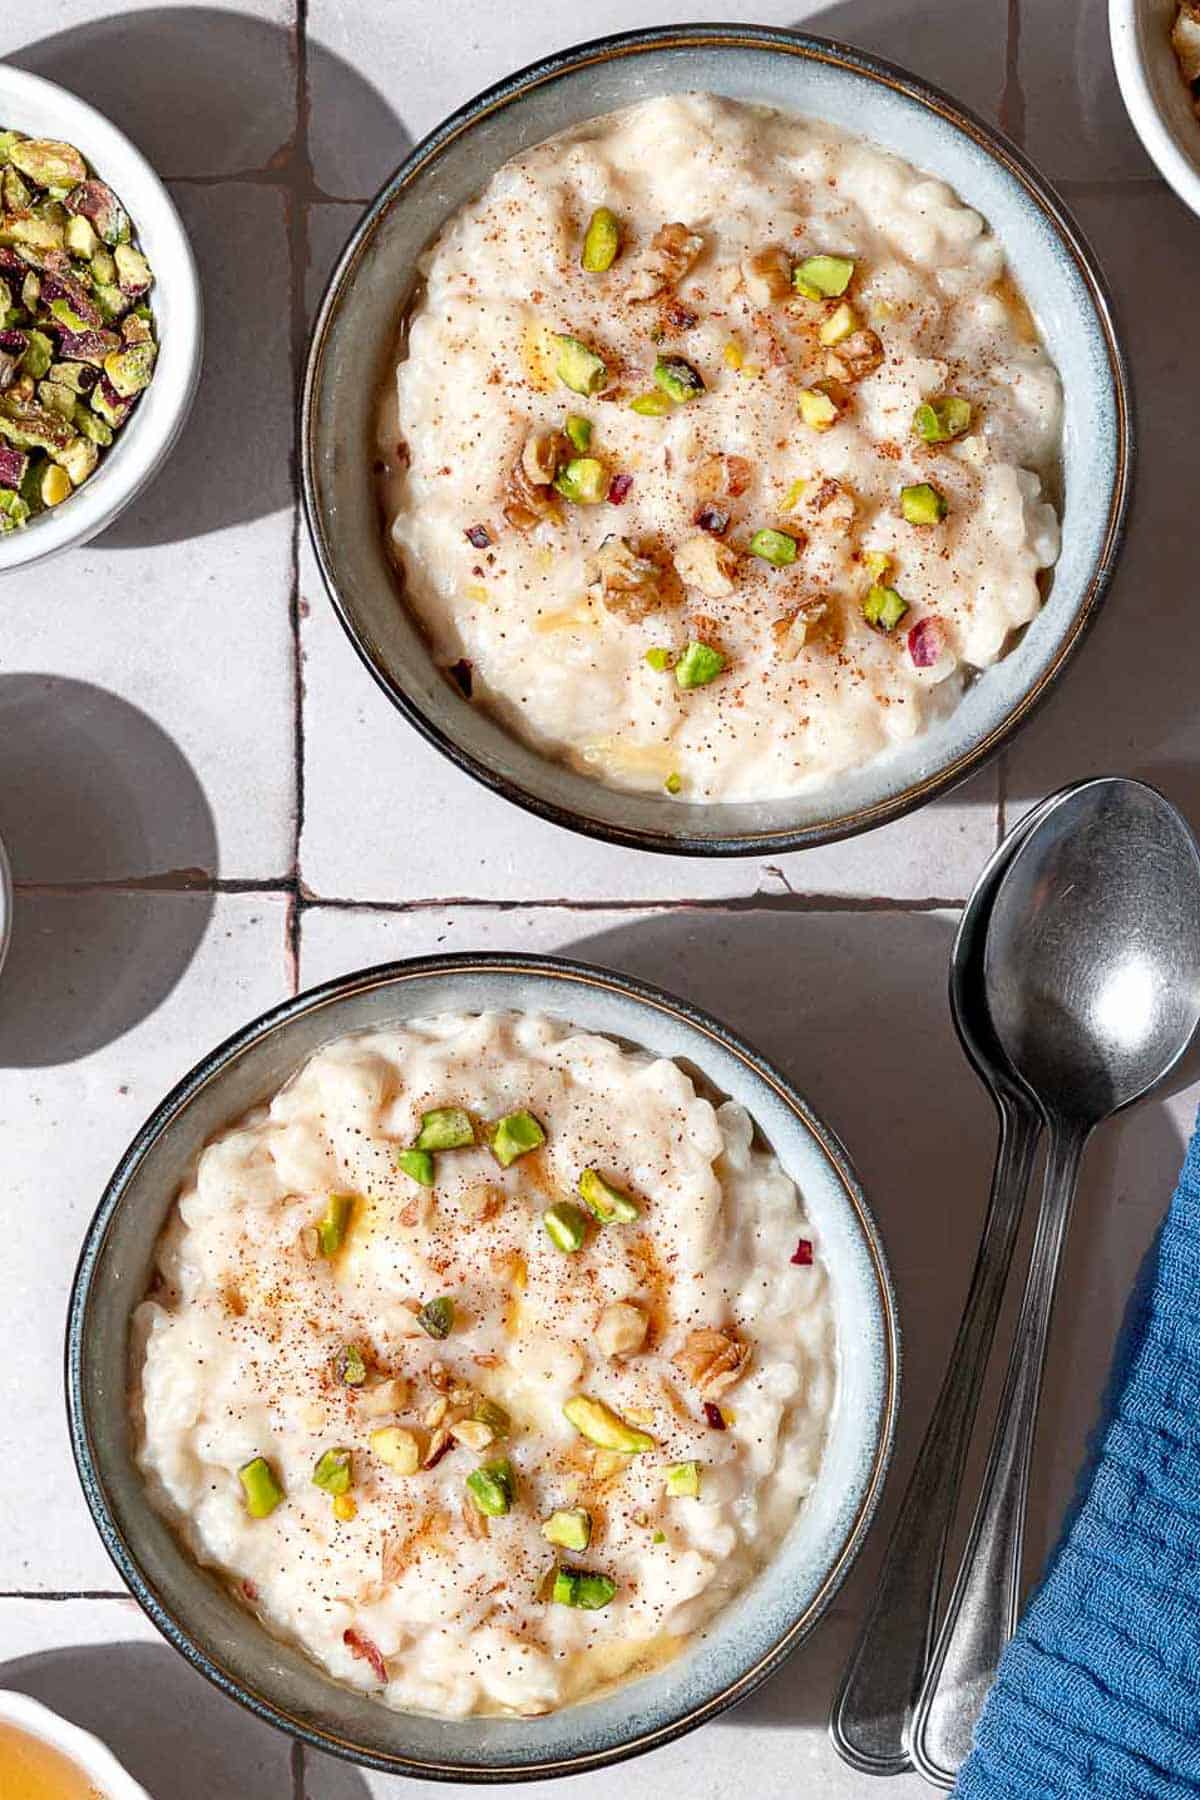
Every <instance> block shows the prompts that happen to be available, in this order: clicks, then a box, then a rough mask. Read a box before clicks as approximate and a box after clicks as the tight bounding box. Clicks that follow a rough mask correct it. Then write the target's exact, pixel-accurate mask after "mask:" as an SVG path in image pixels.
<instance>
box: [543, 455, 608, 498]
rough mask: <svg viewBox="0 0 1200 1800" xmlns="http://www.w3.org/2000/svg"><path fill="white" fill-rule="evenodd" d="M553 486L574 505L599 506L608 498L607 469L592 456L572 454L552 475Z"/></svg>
mask: <svg viewBox="0 0 1200 1800" xmlns="http://www.w3.org/2000/svg"><path fill="white" fill-rule="evenodd" d="M554 486H555V488H556V489H557V490H558V492H559V493H560V494H561V495H562V497H563V499H564V500H570V501H571V502H572V503H573V504H574V505H576V506H599V504H600V502H601V501H602V500H606V499H607V498H608V486H609V477H608V470H607V469H606V468H605V466H604V464H603V463H602V462H599V461H598V460H597V459H596V457H594V456H573V457H572V458H571V460H570V462H568V463H565V464H564V465H563V467H562V468H561V469H560V470H559V471H558V474H557V475H556V476H555V477H554Z"/></svg>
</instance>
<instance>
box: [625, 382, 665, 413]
mask: <svg viewBox="0 0 1200 1800" xmlns="http://www.w3.org/2000/svg"><path fill="white" fill-rule="evenodd" d="M674 405H675V402H674V401H673V400H672V399H671V396H670V395H669V394H664V393H663V391H662V389H661V388H652V389H651V390H650V392H649V393H647V394H639V395H638V397H637V399H636V400H631V401H630V402H629V410H630V412H635V413H642V414H643V415H644V416H645V417H646V418H647V419H661V418H662V417H663V416H664V415H665V414H666V413H669V412H671V411H673V410H674Z"/></svg>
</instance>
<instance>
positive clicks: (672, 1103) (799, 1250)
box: [69, 957, 898, 1779]
mask: <svg viewBox="0 0 1200 1800" xmlns="http://www.w3.org/2000/svg"><path fill="white" fill-rule="evenodd" d="M69 1360H70V1364H71V1376H70V1381H69V1387H70V1394H71V1402H70V1403H71V1411H72V1418H73V1429H74V1441H75V1447H76V1452H77V1456H78V1459H79V1464H80V1469H81V1474H82V1477H83V1481H84V1485H85V1490H86V1492H87V1495H88V1498H89V1500H90V1502H91V1505H92V1508H93V1511H94V1513H95V1516H96V1518H97V1522H98V1523H99V1525H100V1529H101V1531H102V1534H103V1536H104V1539H105V1542H106V1544H107V1546H108V1548H109V1550H110V1552H111V1553H112V1554H113V1556H114V1557H115V1558H116V1560H117V1563H118V1566H119V1567H120V1569H121V1571H122V1573H123V1574H124V1576H125V1577H126V1579H127V1580H128V1581H129V1583H130V1585H131V1586H132V1588H133V1590H134V1592H135V1594H136V1595H137V1597H138V1598H139V1600H140V1601H141V1602H142V1604H143V1606H145V1607H146V1609H147V1611H148V1612H149V1613H150V1615H151V1617H152V1618H153V1619H154V1620H155V1622H156V1623H157V1624H158V1625H159V1626H160V1628H161V1629H162V1630H163V1631H164V1632H165V1633H166V1634H167V1636H168V1637H169V1638H171V1639H172V1641H173V1642H175V1643H176V1644H177V1645H178V1646H179V1647H180V1648H181V1649H183V1650H184V1652H185V1654H186V1655H188V1657H189V1658H190V1659H191V1660H192V1661H193V1662H194V1663H195V1664H196V1665H197V1666H198V1667H199V1668H200V1669H201V1670H202V1671H203V1672H204V1673H206V1674H207V1675H209V1676H210V1678H211V1679H213V1680H215V1681H217V1682H218V1683H219V1684H220V1685H222V1686H223V1687H224V1688H226V1690H227V1691H229V1692H230V1693H232V1694H233V1695H234V1696H235V1697H236V1698H238V1699H240V1700H241V1701H243V1703H245V1704H247V1705H249V1706H251V1707H253V1708H254V1709H255V1710H256V1711H258V1712H259V1713H260V1714H262V1715H263V1716H265V1717H267V1718H269V1719H271V1720H273V1721H274V1722H276V1723H278V1724H281V1725H283V1726H284V1727H285V1728H286V1729H288V1730H289V1731H292V1732H294V1733H299V1735H301V1736H304V1737H306V1738H308V1739H309V1740H310V1741H312V1742H314V1743H318V1744H320V1745H321V1746H322V1747H325V1748H329V1749H333V1750H335V1751H339V1752H342V1753H344V1754H347V1755H350V1756H353V1757H355V1758H358V1759H360V1760H363V1761H366V1762H369V1763H372V1764H374V1765H377V1766H379V1767H381V1768H385V1769H389V1770H392V1771H395V1772H403V1773H407V1774H410V1775H418V1776H426V1777H439V1776H440V1777H445V1778H455V1779H462V1778H478V1779H503V1778H524V1777H534V1776H538V1775H546V1774H550V1773H563V1772H567V1771H568V1770H577V1769H582V1768H586V1767H592V1766H596V1765H597V1764H599V1763H603V1762H606V1761H609V1760H612V1759H613V1758H614V1757H618V1756H623V1755H628V1754H632V1753H634V1752H636V1751H639V1750H642V1749H646V1748H649V1747H651V1746H652V1745H654V1744H656V1743H661V1742H663V1741H665V1740H666V1739H667V1738H670V1737H672V1736H674V1735H676V1734H678V1733H679V1732H681V1731H683V1730H686V1729H688V1728H690V1727H691V1726H692V1725H695V1724H698V1723H700V1722H701V1721H702V1720H703V1719H705V1718H708V1717H711V1716H712V1715H713V1714H714V1713H715V1712H717V1711H719V1710H720V1709H721V1708H722V1707H724V1706H726V1705H729V1704H731V1703H732V1702H733V1701H734V1700H736V1699H738V1698H740V1697H741V1696H742V1695H744V1694H745V1693H747V1692H749V1691H750V1689H751V1688H752V1687H753V1686H755V1685H756V1684H757V1682H759V1681H761V1680H762V1679H763V1678H764V1677H765V1675H766V1674H768V1673H769V1672H770V1670H771V1669H772V1668H774V1667H775V1666H776V1665H777V1664H778V1662H779V1661H780V1660H781V1659H782V1658H783V1656H785V1655H786V1654H787V1652H788V1651H789V1650H790V1649H791V1648H793V1647H794V1646H795V1644H797V1643H798V1642H799V1641H800V1640H801V1638H803V1636H804V1635H805V1634H806V1632H807V1631H808V1630H809V1629H810V1627H811V1625H812V1623H813V1622H814V1620H815V1619H816V1617H817V1616H818V1615H819V1613H820V1611H821V1609H822V1608H823V1607H824V1605H825V1604H826V1603H827V1601H828V1599H829V1597H830V1596H831V1594H832V1593H833V1592H834V1591H835V1589H836V1587H837V1586H838V1584H839V1582H840V1581H841V1579H842V1576H843V1575H844V1573H845V1571H846V1569H847V1568H848V1567H849V1565H850V1562H851V1561H852V1559H853V1556H854V1554H855V1552H856V1550H857V1548H858V1546H859V1544H860V1542H861V1540H862V1537H863V1534H864V1532H865V1529H866V1526H867V1523H868V1520H869V1518H870V1514H871V1512H872V1510H873V1507H874V1504H875V1499H876V1497H877V1494H878V1491H879V1488H880V1485H881V1482H882V1479H883V1474H884V1470H885V1466H886V1462H887V1458H888V1454H889V1450H890V1443H891V1435H892V1429H893V1422H894V1417H895V1409H896V1400H897V1375H898V1369H897V1361H898V1351H897V1334H896V1321H895V1312H894V1303H893V1298H892V1293H891V1287H890V1283H889V1279H888V1275H887V1271H886V1266H885V1263H884V1260H883V1254H882V1250H881V1248H880V1245H879V1242H878V1238H877V1235H876V1232H875V1228H874V1225H873V1223H872V1220H871V1217H870V1214H869V1212H868V1211H867V1208H866V1204H865V1202H864V1200H863V1197H862V1193H861V1191H860V1189H859V1186H858V1183H857V1181H856V1179H855V1176H854V1173H853V1170H852V1168H851V1166H850V1164H849V1162H848V1160H847V1158H846V1154H845V1152H844V1150H843V1149H842V1148H841V1146H840V1144H839V1143H838V1141H837V1139H836V1138H835V1137H834V1135H833V1134H832V1133H831V1132H830V1131H829V1129H828V1127H826V1126H825V1125H824V1124H823V1123H822V1122H821V1121H820V1120H819V1119H818V1118H817V1117H816V1116H815V1115H814V1114H813V1113H812V1111H811V1109H810V1108H809V1107H808V1106H807V1105H806V1103H805V1102H804V1101H803V1100H802V1099H801V1098H800V1096H799V1095H798V1094H796V1092H795V1091H794V1090H793V1089H792V1088H791V1086H790V1085H789V1084H788V1083H787V1081H786V1080H785V1079H784V1078H783V1077H782V1076H781V1075H779V1074H778V1073H777V1072H776V1071H775V1070H773V1069H772V1068H770V1067H769V1066H768V1065H767V1064H765V1063H764V1062H762V1060H761V1059H760V1058H759V1057H757V1056H756V1055H755V1053H754V1052H753V1051H752V1050H750V1049H749V1048H748V1047H747V1046H745V1045H744V1044H742V1043H740V1042H739V1041H738V1040H737V1039H736V1038H735V1037H733V1036H732V1034H730V1033H729V1032H728V1031H727V1030H725V1029H724V1028H723V1027H721V1026H720V1025H718V1024H716V1023H715V1022H714V1021H712V1020H710V1019H708V1018H706V1017H705V1016H704V1015H702V1014H700V1013H698V1012H696V1011H695V1010H694V1009H692V1008H691V1007H689V1006H687V1005H685V1004H684V1003H682V1002H678V1001H675V1000H673V999H671V998H670V997H669V996H667V995H665V994H662V993H659V992H657V991H656V990H653V989H650V988H646V987H643V986H640V985H639V984H636V983H633V982H631V981H627V980H625V979H623V978H619V977H617V976H614V975H611V974H609V973H607V972H606V971H602V970H598V969H591V968H588V967H586V966H582V965H573V964H567V963H561V962H556V961H553V960H551V959H539V958H500V959H487V960H486V961H484V960H482V959H473V958H469V957H451V958H445V959H439V960H436V961H435V960H430V961H426V962H416V963H410V964H398V965H393V966H391V967H390V968H386V969H381V970H372V971H368V972H366V973H365V974H362V975H358V976H351V977H347V978H345V979H344V980H341V981H339V982H336V983H332V984H330V986H329V987H327V988H324V989H319V990H316V991H314V992H313V993H311V994H308V995H304V996H301V997H300V998H299V999H298V1000H295V1001H291V1002H288V1003H287V1004H286V1005H285V1006H283V1007H281V1008H279V1009H278V1010H277V1011H276V1012H275V1013H273V1014H271V1015H268V1016H267V1017H266V1018H265V1019H262V1020H260V1021H258V1022H257V1023H256V1024H255V1025H252V1026H250V1027H249V1028H247V1030H246V1031H245V1032H243V1033H242V1034H241V1035H240V1036H239V1037H238V1038H236V1039H234V1040H232V1041H231V1042H230V1043H229V1044H227V1045H225V1046H224V1047H223V1048H222V1049H220V1050H218V1051H217V1052H215V1053H214V1054H213V1056H212V1057H210V1058H209V1059H207V1060H206V1062H205V1063H204V1064H202V1065H201V1066H200V1067H199V1068H198V1069H197V1070H196V1071H194V1072H193V1074H192V1075H191V1076H189V1077H188V1078H187V1080H185V1082H184V1083H183V1084H182V1085H181V1086H180V1088H178V1089H177V1090H176V1091H175V1093H174V1094H172V1095H171V1096H170V1097H169V1098H168V1100H167V1101H166V1102H165V1103H164V1105H163V1107H162V1108H161V1109H160V1111H159V1112H158V1113H157V1114H156V1115H155V1117H154V1118H153V1119H152V1120H151V1121H150V1122H149V1123H148V1124H147V1126H146V1127H145V1129H144V1130H143V1132H142V1133H141V1134H140V1135H139V1138H138V1139H137V1141H136V1142H135V1143H134V1145H133V1146H132V1147H131V1149H130V1152H129V1153H128V1155H127V1157H126V1158H125V1160H124V1162H123V1164H122V1166H121V1169H120V1170H119V1171H118V1173H117V1176H116V1177H115V1178H114V1181H113V1183H112V1185H111V1187H110V1189H109V1192H108V1194H107V1195H106V1197H105V1200H104V1202H103V1205H102V1207H101V1210H100V1213H99V1214H98V1216H97V1219H96V1221H95V1223H94V1226H93V1229H92V1232H91V1234H90V1236H89V1240H88V1243H87V1245H86V1247H85V1250H84V1254H83V1259H82V1261H81V1265H80V1273H79V1278H78V1281H77V1285H76V1291H75V1296H74V1302H73V1308H72V1320H71V1325H70V1342H69Z"/></svg>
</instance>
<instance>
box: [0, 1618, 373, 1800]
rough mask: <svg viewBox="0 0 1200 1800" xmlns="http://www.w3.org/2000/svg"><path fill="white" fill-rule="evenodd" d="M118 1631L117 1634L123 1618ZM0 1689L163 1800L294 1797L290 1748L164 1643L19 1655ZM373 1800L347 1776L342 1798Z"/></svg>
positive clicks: (5, 1669)
mask: <svg viewBox="0 0 1200 1800" xmlns="http://www.w3.org/2000/svg"><path fill="white" fill-rule="evenodd" d="M114 1605H115V1603H114ZM113 1625H114V1629H116V1630H119V1629H120V1625H119V1620H117V1619H116V1618H114V1621H113ZM0 1687H5V1688H12V1689H16V1690H17V1691H18V1692H19V1693H23V1694H28V1695H30V1696H31V1697H32V1698H33V1699H35V1700H40V1701H42V1702H43V1704H44V1705H47V1706H50V1707H52V1708H53V1709H54V1711H56V1712H60V1713H61V1714H62V1715H63V1716H64V1718H67V1719H70V1720H71V1721H72V1723H74V1724H76V1725H80V1726H82V1727H83V1728H84V1729H85V1730H86V1731H90V1732H93V1733H94V1734H95V1736H97V1737H98V1738H100V1739H101V1740H102V1741H103V1742H104V1743H106V1744H108V1745H109V1747H110V1748H111V1750H112V1751H113V1754H114V1755H115V1756H116V1758H117V1760H118V1761H119V1762H121V1763H122V1764H124V1766H125V1767H126V1768H127V1769H128V1771H129V1773H130V1774H131V1775H132V1776H133V1777H134V1778H135V1780H137V1781H139V1782H141V1783H142V1785H143V1786H144V1787H145V1789H146V1791H147V1793H148V1794H151V1795H154V1796H155V1797H156V1800H158V1797H160V1796H165V1795H168V1794H169V1795H171V1796H172V1800H216V1797H218V1796H221V1797H222V1800H224V1797H228V1800H232V1797H233V1796H235V1795H238V1796H242V1795H250V1794H257V1795H261V1796H262V1797H263V1800H282V1796H284V1795H286V1794H290V1793H291V1792H292V1791H293V1783H292V1777H291V1757H292V1746H291V1743H290V1740H289V1739H288V1738H287V1737H285V1736H284V1734H283V1733H282V1732H278V1731H275V1730H273V1729H272V1728H271V1727H270V1726H267V1725H262V1724H260V1723H259V1722H258V1720H256V1719H254V1718H252V1717H251V1716H250V1714H249V1713H247V1712H245V1711H243V1710H242V1708H241V1707H239V1706H236V1705H235V1704H234V1703H233V1702H232V1701H231V1700H227V1699H225V1697H224V1696H223V1695H222V1694H220V1693H218V1692H217V1690H216V1689H215V1688H213V1687H210V1686H209V1684H208V1683H207V1682H206V1681H205V1680H204V1679H203V1678H202V1677H201V1676H199V1675H197V1674H196V1673H195V1672H194V1670H192V1669H189V1668H188V1666H187V1664H186V1663H185V1662H184V1661H183V1659H182V1657H180V1656H178V1655H177V1654H176V1652H175V1651H173V1650H171V1649H170V1648H169V1647H168V1646H167V1645H166V1644H156V1643H143V1642H138V1641H133V1642H130V1641H126V1642H117V1643H111V1644H104V1645H98V1644H96V1645H91V1644H89V1645H78V1646H72V1647H71V1648H69V1649H63V1650H52V1651H48V1652H43V1653H41V1654H38V1655H36V1656H28V1657H19V1658H17V1659H16V1660H15V1661H12V1662H6V1663H3V1664H0ZM368 1797H369V1789H368V1787H367V1784H366V1782H365V1780H364V1779H363V1777H362V1776H361V1775H360V1774H358V1773H357V1771H353V1770H347V1771H346V1779H345V1783H344V1786H343V1787H341V1788H340V1789H339V1800H368Z"/></svg>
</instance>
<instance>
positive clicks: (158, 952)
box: [0, 674, 218, 1067]
mask: <svg viewBox="0 0 1200 1800" xmlns="http://www.w3.org/2000/svg"><path fill="white" fill-rule="evenodd" d="M0 836H2V837H3V839H4V842H5V845H6V847H7V849H8V853H9V857H10V860H11V862H12V869H13V877H14V880H15V882H16V896H15V905H14V918H13V937H12V944H11V947H10V950H9V956H8V960H7V962H6V963H5V967H4V975H3V981H2V983H0V1067H5V1066H8V1067H41V1066H45V1065H48V1064H55V1063H64V1062H72V1061H74V1060H76V1059H77V1058H78V1057H80V1056H84V1055H86V1054H88V1053H89V1052H90V1051H92V1050H95V1049H96V1048H98V1047H99V1046H100V1045H101V1044H105V1043H109V1042H111V1041H112V1039H113V1038H115V1037H118V1036H120V1035H121V1034H122V1033H123V1032H125V1031H127V1030H128V1029H129V1028H130V1027H131V1026H132V1025H134V1024H136V1023H137V1022H138V1021H139V1020H140V1019H142V1018H144V1017H146V1016H147V1015H148V1014H149V1013H150V1012H152V1011H153V1010H154V1008H155V1007H156V1006H157V1005H158V1004H159V1002H160V1001H161V1000H162V999H163V998H164V997H165V995H166V994H168V993H169V992H170V990H171V989H172V988H173V987H174V986H175V983H176V982H177V981H178V979H179V977H180V976H181V975H182V974H183V972H184V970H185V969H186V968H187V966H188V964H189V963H190V962H191V959H192V957H193V955H194V954H195V951H196V948H197V946H198V945H199V943H200V940H201V938H202V937H203V935H204V932H205V929H206V927H207V924H208V920H209V917H210V915H211V912H212V905H213V897H212V893H211V891H208V892H205V891H202V890H197V889H196V887H195V884H196V883H199V882H201V881H203V882H210V881H211V880H212V879H213V878H214V877H215V876H216V874H217V862H218V852H217V835H216V826H215V823H214V821H213V816H212V812H211V810H210V808H209V804H208V800H207V798H206V796H205V794H204V790H203V788H202V787H201V785H200V782H199V780H198V779H197V776H196V774H195V772H194V770H193V769H192V766H191V764H190V763H189V762H188V760H187V758H186V757H185V756H184V755H183V753H182V751H181V750H180V749H179V747H178V745H177V744H176V743H175V742H174V740H173V739H172V738H170V737H169V736H168V735H167V733H166V732H164V731H163V729H162V728H161V726H159V725H158V724H156V723H155V722H154V720H152V719H150V718H149V717H147V715H146V714H145V713H143V712H140V711H139V710H138V709H137V708H136V707H134V706H131V705H130V704H129V703H128V702H127V701H125V700H122V699H119V698H118V697H117V696H116V695H115V694H111V693H108V692H107V691H106V690H105V689H103V688H99V687H93V686H92V685H91V684H90V683H88V682H82V681H73V680H68V679H65V678H63V677H59V676H54V675H45V674H16V675H4V676H0ZM134 882H137V883H138V884H139V885H140V886H141V888H142V891H140V892H132V891H130V884H132V883H134ZM96 884H101V885H96ZM104 884H109V885H108V886H107V887H106V886H105V885H104ZM156 885H157V886H158V887H160V888H162V889H166V890H167V892H168V894H169V901H168V900H167V899H165V898H163V897H162V896H161V895H160V894H156V893H154V892H153V891H149V892H148V891H146V889H147V888H149V889H150V890H153V889H154V887H155V886H156ZM122 887H124V891H123V892H122V891H119V890H120V889H121V888H122ZM189 889H191V890H192V891H187V890H189ZM48 890H50V891H48ZM155 902H157V904H155Z"/></svg>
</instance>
